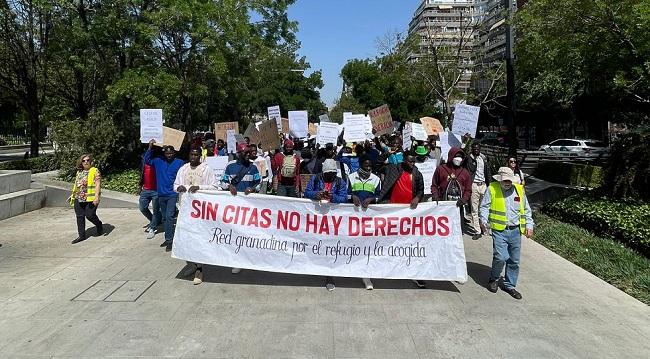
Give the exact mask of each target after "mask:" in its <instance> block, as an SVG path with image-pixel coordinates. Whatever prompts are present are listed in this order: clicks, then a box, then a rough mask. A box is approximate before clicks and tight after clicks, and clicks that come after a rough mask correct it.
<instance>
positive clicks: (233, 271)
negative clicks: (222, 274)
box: [230, 268, 241, 274]
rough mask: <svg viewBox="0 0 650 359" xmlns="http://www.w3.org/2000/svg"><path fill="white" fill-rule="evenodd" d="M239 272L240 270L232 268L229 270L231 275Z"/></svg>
mask: <svg viewBox="0 0 650 359" xmlns="http://www.w3.org/2000/svg"><path fill="white" fill-rule="evenodd" d="M239 272H241V268H233V269H231V270H230V273H232V274H239Z"/></svg>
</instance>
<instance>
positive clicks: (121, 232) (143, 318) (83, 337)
mask: <svg viewBox="0 0 650 359" xmlns="http://www.w3.org/2000/svg"><path fill="white" fill-rule="evenodd" d="M98 212H99V215H100V217H101V218H102V219H103V220H104V221H105V222H106V223H107V224H110V226H106V228H107V229H109V232H110V233H109V234H108V235H107V236H105V237H91V238H90V239H88V240H87V241H85V242H82V243H80V244H77V245H71V244H70V240H72V239H74V238H75V237H76V227H75V220H74V213H73V212H72V211H71V210H69V209H62V208H46V209H42V210H38V211H35V212H30V213H28V214H25V215H21V216H18V217H14V218H11V219H8V220H4V221H0V243H2V244H3V246H2V247H0V357H1V358H19V357H22V356H29V357H46V358H67V357H74V358H103V357H124V358H131V357H183V358H499V357H503V358H515V357H517V358H576V357H579V358H648V357H650V309H649V308H648V306H646V305H644V304H643V303H641V302H639V301H637V300H635V299H633V298H632V297H630V296H628V295H626V294H625V293H623V292H621V291H619V290H618V289H616V288H614V287H612V286H610V285H609V284H607V283H605V282H603V281H601V280H600V279H598V278H596V277H594V276H592V275H591V274H589V273H587V272H585V271H583V270H582V269H580V268H578V267H576V266H574V265H573V264H571V263H569V262H567V261H565V260H564V259H562V258H561V257H559V256H557V255H555V254H554V253H552V252H550V251H548V250H547V249H545V248H544V247H542V246H540V245H538V244H536V243H535V242H532V241H530V240H526V241H525V243H524V244H523V250H522V252H523V254H522V271H521V275H520V285H519V287H518V289H520V291H521V292H522V294H523V296H524V298H523V300H520V301H517V300H515V299H513V298H511V297H510V296H509V295H507V294H505V293H504V292H503V291H499V292H498V293H496V294H492V293H490V292H488V291H487V290H486V289H485V288H484V285H485V284H486V278H487V275H488V271H489V265H490V262H491V251H492V250H491V241H490V240H489V239H487V238H484V239H482V240H480V241H472V240H471V239H466V240H465V248H466V253H467V262H468V264H467V265H468V269H469V273H470V279H469V281H468V282H467V283H466V284H464V285H460V284H457V283H449V282H428V288H427V289H416V288H415V286H414V285H413V284H412V283H411V282H410V281H393V280H375V281H374V282H375V288H376V289H375V290H374V291H366V290H364V289H363V288H362V284H361V281H360V280H358V279H339V280H338V281H337V288H336V290H335V291H333V292H328V291H327V290H325V289H324V288H323V286H322V285H323V280H322V279H321V278H319V277H313V276H299V275H288V274H277V273H262V272H253V271H246V270H244V271H242V273H240V274H238V275H232V274H231V273H230V270H229V269H226V268H218V267H209V268H207V269H206V270H205V283H204V284H203V285H200V286H194V285H192V282H191V280H189V279H188V278H180V276H179V272H180V271H181V270H182V269H183V267H184V266H185V263H184V262H182V261H180V260H176V259H173V258H171V257H170V255H169V253H165V252H164V249H163V248H160V247H159V246H158V245H159V244H160V243H161V242H162V235H157V236H156V238H155V239H154V240H147V239H146V238H145V233H144V232H143V229H142V226H143V225H144V224H145V221H144V218H143V217H142V216H141V214H140V213H139V212H138V211H137V210H125V209H100V210H99V211H98ZM90 231H93V230H90Z"/></svg>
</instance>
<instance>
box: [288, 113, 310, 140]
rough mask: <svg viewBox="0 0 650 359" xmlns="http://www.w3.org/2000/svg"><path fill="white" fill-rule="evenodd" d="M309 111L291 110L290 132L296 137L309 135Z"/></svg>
mask: <svg viewBox="0 0 650 359" xmlns="http://www.w3.org/2000/svg"><path fill="white" fill-rule="evenodd" d="M307 116H308V115H307V111H289V133H291V136H293V137H294V138H305V137H309V124H308V118H307Z"/></svg>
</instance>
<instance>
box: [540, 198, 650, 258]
mask: <svg viewBox="0 0 650 359" xmlns="http://www.w3.org/2000/svg"><path fill="white" fill-rule="evenodd" d="M542 211H543V212H544V213H546V214H548V215H550V216H551V217H554V218H556V219H559V220H562V221H564V222H568V223H573V224H576V225H578V226H581V227H583V228H585V229H587V230H589V231H592V232H594V233H596V234H599V235H605V236H609V237H611V238H614V239H616V240H618V241H620V242H621V243H624V244H625V245H628V246H629V247H631V248H633V249H636V250H638V251H639V252H641V253H642V254H644V255H645V256H649V255H650V204H648V203H644V202H641V201H638V200H632V199H619V200H614V199H611V198H609V197H604V196H598V195H595V194H592V193H589V192H586V193H580V194H577V195H573V196H570V197H567V198H564V199H562V200H559V201H557V202H551V203H547V204H545V205H544V206H543V208H542Z"/></svg>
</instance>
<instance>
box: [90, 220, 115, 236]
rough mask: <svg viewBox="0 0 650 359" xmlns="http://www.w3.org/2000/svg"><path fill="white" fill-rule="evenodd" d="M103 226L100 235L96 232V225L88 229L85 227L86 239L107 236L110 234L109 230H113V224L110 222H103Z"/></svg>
mask: <svg viewBox="0 0 650 359" xmlns="http://www.w3.org/2000/svg"><path fill="white" fill-rule="evenodd" d="M103 227H104V234H102V235H101V236H99V235H98V234H97V227H92V228H90V229H87V230H86V240H88V239H90V237H105V236H108V235H109V234H111V232H113V231H114V230H115V226H114V225H112V224H109V223H104V224H103Z"/></svg>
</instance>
